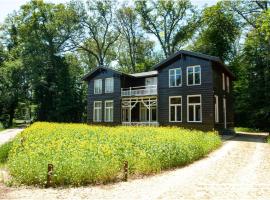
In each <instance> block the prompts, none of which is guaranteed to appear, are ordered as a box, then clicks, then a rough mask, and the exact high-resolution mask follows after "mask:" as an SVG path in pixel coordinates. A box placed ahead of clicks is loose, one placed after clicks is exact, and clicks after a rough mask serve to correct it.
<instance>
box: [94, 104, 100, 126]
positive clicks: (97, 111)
mask: <svg viewBox="0 0 270 200" xmlns="http://www.w3.org/2000/svg"><path fill="white" fill-rule="evenodd" d="M101 117H102V102H101V101H94V120H93V121H94V122H101Z"/></svg>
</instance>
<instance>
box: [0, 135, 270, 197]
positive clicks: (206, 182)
mask: <svg viewBox="0 0 270 200" xmlns="http://www.w3.org/2000/svg"><path fill="white" fill-rule="evenodd" d="M265 137H266V135H263V134H256V135H250V134H241V135H239V136H237V137H235V138H233V139H231V140H229V141H227V142H225V143H224V145H223V146H222V147H221V148H220V149H219V150H217V151H215V152H213V153H211V154H210V155H209V156H208V157H207V158H205V159H202V160H200V161H197V162H195V163H193V164H191V165H189V166H186V167H183V168H179V169H176V170H172V171H167V172H164V173H162V174H159V175H155V176H151V177H145V178H143V179H136V180H130V181H129V182H120V183H115V184H110V185H105V186H89V187H79V188H66V189H37V188H7V187H5V186H3V185H1V186H0V194H1V193H2V197H1V196H0V199H188V200H192V199H200V200H201V199H228V200H232V199H245V200H247V199H270V145H269V144H266V143H264V141H265Z"/></svg>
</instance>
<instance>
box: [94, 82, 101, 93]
mask: <svg viewBox="0 0 270 200" xmlns="http://www.w3.org/2000/svg"><path fill="white" fill-rule="evenodd" d="M101 93H102V79H96V80H94V94H101Z"/></svg>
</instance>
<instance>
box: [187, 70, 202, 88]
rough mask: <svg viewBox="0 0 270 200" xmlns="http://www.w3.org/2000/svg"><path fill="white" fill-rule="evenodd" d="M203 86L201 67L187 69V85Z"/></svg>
mask: <svg viewBox="0 0 270 200" xmlns="http://www.w3.org/2000/svg"><path fill="white" fill-rule="evenodd" d="M200 84H201V66H200V65H196V66H189V67H187V85H200Z"/></svg>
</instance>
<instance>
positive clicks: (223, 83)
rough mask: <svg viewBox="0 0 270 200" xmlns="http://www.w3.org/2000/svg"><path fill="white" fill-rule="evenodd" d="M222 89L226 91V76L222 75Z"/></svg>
mask: <svg viewBox="0 0 270 200" xmlns="http://www.w3.org/2000/svg"><path fill="white" fill-rule="evenodd" d="M222 89H223V90H225V74H224V73H222Z"/></svg>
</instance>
